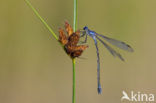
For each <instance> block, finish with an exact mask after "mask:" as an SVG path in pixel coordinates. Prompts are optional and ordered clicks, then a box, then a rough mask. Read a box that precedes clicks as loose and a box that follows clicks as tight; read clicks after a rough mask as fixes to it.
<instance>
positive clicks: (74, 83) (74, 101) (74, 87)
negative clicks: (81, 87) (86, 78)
mask: <svg viewBox="0 0 156 103" xmlns="http://www.w3.org/2000/svg"><path fill="white" fill-rule="evenodd" d="M72 63H73V99H72V103H76V95H75V90H76V86H75V85H76V81H75V74H76V72H75V59H72Z"/></svg>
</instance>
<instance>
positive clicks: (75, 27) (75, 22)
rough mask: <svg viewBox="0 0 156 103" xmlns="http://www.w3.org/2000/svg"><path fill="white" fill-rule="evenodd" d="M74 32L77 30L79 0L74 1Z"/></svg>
mask: <svg viewBox="0 0 156 103" xmlns="http://www.w3.org/2000/svg"><path fill="white" fill-rule="evenodd" d="M73 29H74V32H75V31H76V29H77V0H74V22H73Z"/></svg>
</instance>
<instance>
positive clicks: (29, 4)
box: [24, 0, 58, 40]
mask: <svg viewBox="0 0 156 103" xmlns="http://www.w3.org/2000/svg"><path fill="white" fill-rule="evenodd" d="M24 1H25V2H26V3H27V4H28V6H29V7H30V8H31V9H32V10H33V12H34V13H35V14H36V16H37V17H38V18H39V19H40V20H41V21H42V23H43V24H44V25H45V26H46V28H47V29H48V30H49V31H50V33H51V34H52V35H53V36H54V38H55V39H56V40H58V37H57V36H56V34H55V33H54V31H53V30H52V29H51V28H50V26H49V25H48V24H47V23H46V22H45V21H44V19H43V18H42V17H41V16H40V14H39V13H38V12H37V10H36V9H35V8H34V7H33V6H32V5H31V3H30V2H29V1H28V0H24Z"/></svg>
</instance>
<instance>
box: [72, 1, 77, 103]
mask: <svg viewBox="0 0 156 103" xmlns="http://www.w3.org/2000/svg"><path fill="white" fill-rule="evenodd" d="M73 29H74V32H75V31H76V29H77V0H74V20H73ZM72 63H73V97H72V103H76V93H75V90H76V80H75V74H76V72H75V59H72Z"/></svg>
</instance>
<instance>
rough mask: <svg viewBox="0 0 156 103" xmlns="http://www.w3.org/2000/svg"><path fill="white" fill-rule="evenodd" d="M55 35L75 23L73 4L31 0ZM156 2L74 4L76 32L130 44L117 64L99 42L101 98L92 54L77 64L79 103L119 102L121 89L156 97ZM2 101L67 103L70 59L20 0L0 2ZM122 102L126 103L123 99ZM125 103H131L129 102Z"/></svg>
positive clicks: (80, 1)
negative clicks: (89, 32)
mask: <svg viewBox="0 0 156 103" xmlns="http://www.w3.org/2000/svg"><path fill="white" fill-rule="evenodd" d="M30 1H31V3H32V4H33V6H34V7H35V8H36V9H37V10H38V12H39V13H40V15H41V16H42V17H43V18H44V19H45V20H46V22H47V23H48V24H49V25H50V26H51V27H52V28H53V30H54V31H55V33H56V34H57V35H58V28H59V27H63V26H64V21H65V20H68V21H69V22H70V24H72V23H73V0H30ZM155 4H156V0H78V28H83V26H85V25H87V26H88V27H89V28H90V29H93V30H95V31H96V32H98V33H101V34H103V35H106V36H109V37H112V38H116V39H118V40H122V41H125V42H127V43H128V44H130V45H131V46H132V47H133V48H134V50H135V52H134V53H128V52H125V51H122V50H119V49H117V48H116V49H117V51H119V52H120V53H121V54H122V55H123V57H124V58H125V59H126V62H122V61H120V60H119V59H118V58H115V59H114V57H113V56H111V54H110V53H109V52H108V51H107V50H106V49H105V48H104V47H103V45H102V44H99V49H100V57H101V83H102V88H103V92H102V95H98V94H97V80H96V78H97V76H96V67H97V63H96V51H95V47H94V43H93V41H92V39H91V38H89V39H88V45H89V48H88V49H87V50H86V51H85V52H84V53H83V55H82V56H81V57H82V58H85V59H82V58H80V59H77V61H76V101H77V103H121V100H120V99H121V96H122V91H123V90H125V91H127V92H128V93H129V92H130V91H132V90H133V91H135V92H138V91H140V92H142V93H153V94H156V82H155V81H156V79H155V78H156V75H155V73H156V54H155V53H156V46H155V44H156V42H155V41H156V40H155V38H156V28H155V27H156V11H155V10H156V6H155ZM0 28H1V29H0V103H71V101H72V61H71V60H70V58H69V57H68V56H67V55H66V54H65V52H64V50H63V49H62V48H61V46H60V45H59V43H58V42H57V41H56V40H55V39H54V37H53V36H52V35H51V34H50V32H49V31H48V30H47V28H45V26H44V25H43V24H42V23H41V21H40V20H39V19H38V18H37V17H36V16H35V15H34V13H33V12H32V10H31V9H30V8H29V7H28V6H27V5H26V3H25V2H24V0H0ZM125 103H126V101H125ZM127 103H129V102H127Z"/></svg>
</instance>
